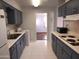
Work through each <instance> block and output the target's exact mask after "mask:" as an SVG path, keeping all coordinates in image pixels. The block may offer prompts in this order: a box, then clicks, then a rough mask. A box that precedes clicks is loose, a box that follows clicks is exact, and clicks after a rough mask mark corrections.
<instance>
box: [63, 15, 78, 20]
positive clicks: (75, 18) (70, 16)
mask: <svg viewBox="0 0 79 59" xmlns="http://www.w3.org/2000/svg"><path fill="white" fill-rule="evenodd" d="M64 20H79V14H74V15H68V16H66V18H65V19H64Z"/></svg>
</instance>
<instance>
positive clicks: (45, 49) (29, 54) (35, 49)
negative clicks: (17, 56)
mask: <svg viewBox="0 0 79 59" xmlns="http://www.w3.org/2000/svg"><path fill="white" fill-rule="evenodd" d="M21 59H57V58H56V56H55V55H54V52H53V51H52V49H51V48H50V46H49V45H47V41H46V40H37V41H36V42H32V43H30V45H29V46H26V47H25V50H24V51H23V54H22V56H21Z"/></svg>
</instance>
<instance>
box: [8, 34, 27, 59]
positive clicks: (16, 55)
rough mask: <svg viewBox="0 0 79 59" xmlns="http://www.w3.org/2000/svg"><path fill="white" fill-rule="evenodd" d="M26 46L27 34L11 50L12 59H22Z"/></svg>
mask: <svg viewBox="0 0 79 59" xmlns="http://www.w3.org/2000/svg"><path fill="white" fill-rule="evenodd" d="M25 46H26V39H25V34H24V35H23V36H22V37H20V39H18V41H17V42H15V44H14V45H13V46H12V47H11V48H10V49H9V51H10V59H20V56H21V54H22V52H23V50H24V48H25Z"/></svg>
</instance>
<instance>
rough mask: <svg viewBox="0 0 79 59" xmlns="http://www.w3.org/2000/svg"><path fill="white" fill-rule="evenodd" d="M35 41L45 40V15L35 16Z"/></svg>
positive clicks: (38, 14)
mask: <svg viewBox="0 0 79 59" xmlns="http://www.w3.org/2000/svg"><path fill="white" fill-rule="evenodd" d="M36 33H37V40H46V39H47V13H37V14H36Z"/></svg>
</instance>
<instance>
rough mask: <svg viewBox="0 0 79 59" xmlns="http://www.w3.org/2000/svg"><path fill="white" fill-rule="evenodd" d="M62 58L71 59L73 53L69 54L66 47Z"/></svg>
mask: <svg viewBox="0 0 79 59" xmlns="http://www.w3.org/2000/svg"><path fill="white" fill-rule="evenodd" d="M62 59H71V55H69V54H68V53H67V52H66V51H65V50H64V49H63V55H62Z"/></svg>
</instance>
